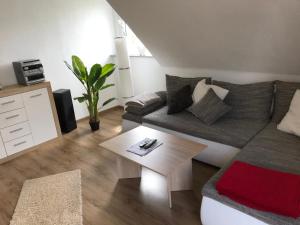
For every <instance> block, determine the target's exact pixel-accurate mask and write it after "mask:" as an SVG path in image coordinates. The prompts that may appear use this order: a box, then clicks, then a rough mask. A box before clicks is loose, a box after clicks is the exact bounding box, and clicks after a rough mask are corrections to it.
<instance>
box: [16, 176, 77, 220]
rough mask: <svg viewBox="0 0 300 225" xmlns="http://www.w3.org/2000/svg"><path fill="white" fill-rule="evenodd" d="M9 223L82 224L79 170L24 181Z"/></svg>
mask: <svg viewBox="0 0 300 225" xmlns="http://www.w3.org/2000/svg"><path fill="white" fill-rule="evenodd" d="M10 225H82V199H81V174H80V170H74V171H70V172H65V173H60V174H56V175H51V176H47V177H42V178H37V179H33V180H27V181H25V183H24V185H23V188H22V191H21V195H20V198H19V201H18V203H17V207H16V209H15V213H14V215H13V218H12V220H11V221H10Z"/></svg>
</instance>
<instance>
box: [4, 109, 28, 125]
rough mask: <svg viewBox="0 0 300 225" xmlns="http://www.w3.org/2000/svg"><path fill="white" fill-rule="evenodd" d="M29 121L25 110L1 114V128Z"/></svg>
mask: <svg viewBox="0 0 300 225" xmlns="http://www.w3.org/2000/svg"><path fill="white" fill-rule="evenodd" d="M26 120H27V116H26V112H25V109H24V108H22V109H17V110H14V111H10V112H6V113H2V114H0V128H4V127H8V126H11V125H15V124H17V123H21V122H25V121H26Z"/></svg>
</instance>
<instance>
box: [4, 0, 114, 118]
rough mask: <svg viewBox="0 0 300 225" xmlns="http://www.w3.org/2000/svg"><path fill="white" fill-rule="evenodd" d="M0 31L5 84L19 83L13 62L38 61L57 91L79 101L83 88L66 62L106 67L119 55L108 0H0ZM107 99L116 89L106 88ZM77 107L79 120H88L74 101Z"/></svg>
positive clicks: (84, 107) (82, 107)
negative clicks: (76, 58)
mask: <svg viewBox="0 0 300 225" xmlns="http://www.w3.org/2000/svg"><path fill="white" fill-rule="evenodd" d="M0 30H1V33H0V83H2V84H4V85H9V84H14V83H16V79H15V75H14V72H13V68H12V66H11V62H12V61H16V60H22V59H29V58H39V59H41V61H42V63H43V65H44V70H45V75H46V79H47V80H49V81H51V84H52V88H53V89H54V90H55V89H59V88H67V89H71V92H72V95H73V97H75V96H79V95H81V93H82V92H83V89H82V87H81V84H80V83H79V82H78V81H77V80H76V78H74V76H73V74H72V73H71V72H69V71H68V70H67V69H66V67H65V65H64V63H63V60H68V61H70V57H71V55H73V54H76V55H78V56H80V57H81V58H82V59H83V61H84V62H86V64H87V66H88V67H90V66H91V65H92V64H93V63H101V64H103V63H105V62H107V61H108V60H109V59H108V56H109V55H111V54H112V53H114V41H113V34H114V31H113V21H112V9H111V7H110V6H109V5H108V4H107V2H106V1H105V0H64V1H61V0H51V1H48V0H26V1H24V0H1V3H0ZM110 81H111V82H114V77H112V78H111V79H110ZM102 96H103V100H106V99H107V98H110V97H113V96H116V89H115V88H111V89H107V90H106V91H105V92H104V93H103V95H102ZM103 100H102V101H103ZM116 104H118V102H114V103H113V104H111V105H109V106H108V107H111V106H112V105H116ZM74 108H75V114H76V118H77V119H78V118H82V117H85V116H87V115H88V112H87V110H86V106H85V104H79V103H78V102H74Z"/></svg>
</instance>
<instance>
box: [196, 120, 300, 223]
mask: <svg viewBox="0 0 300 225" xmlns="http://www.w3.org/2000/svg"><path fill="white" fill-rule="evenodd" d="M234 160H239V161H243V162H247V163H250V164H252V165H256V166H260V167H264V168H269V169H274V170H278V171H282V172H288V173H294V174H299V175H300V138H299V137H297V136H294V135H291V134H287V133H284V132H282V131H279V130H277V129H276V123H270V124H268V125H267V126H266V128H265V129H263V130H262V131H261V132H260V133H259V134H258V135H257V136H255V137H254V138H253V140H252V141H250V142H249V143H248V144H247V145H246V146H245V148H243V149H242V151H241V152H240V153H239V154H238V155H237V156H236V157H235V158H234V159H233V161H234ZM229 165H230V163H229V164H228V165H227V166H225V167H223V168H222V169H221V170H220V171H219V172H218V173H217V174H216V175H214V176H213V177H212V178H211V179H210V180H209V181H208V182H207V183H206V184H205V186H204V188H203V190H202V194H203V195H204V196H207V197H209V198H212V199H215V200H217V201H219V202H221V203H223V204H225V205H228V206H230V207H232V208H235V209H237V210H240V211H242V212H244V213H246V214H248V215H250V216H253V217H255V218H257V219H259V220H262V221H264V222H266V223H268V224H274V225H282V224H285V225H289V224H293V225H300V218H298V219H294V218H291V217H286V216H280V215H277V214H274V213H269V212H263V211H259V210H255V209H252V208H249V207H246V206H244V205H241V204H238V203H236V202H233V201H231V200H230V199H229V198H227V197H225V196H221V195H219V194H218V192H217V190H216V188H215V184H216V182H217V181H218V180H219V179H220V177H221V176H222V174H223V173H224V171H226V169H227V168H228V166H229Z"/></svg>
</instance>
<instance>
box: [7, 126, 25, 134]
mask: <svg viewBox="0 0 300 225" xmlns="http://www.w3.org/2000/svg"><path fill="white" fill-rule="evenodd" d="M21 130H23V128H22V127H20V128H18V129H15V130H11V131H9V133H11V134H13V133H16V132H18V131H21Z"/></svg>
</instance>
